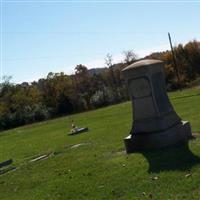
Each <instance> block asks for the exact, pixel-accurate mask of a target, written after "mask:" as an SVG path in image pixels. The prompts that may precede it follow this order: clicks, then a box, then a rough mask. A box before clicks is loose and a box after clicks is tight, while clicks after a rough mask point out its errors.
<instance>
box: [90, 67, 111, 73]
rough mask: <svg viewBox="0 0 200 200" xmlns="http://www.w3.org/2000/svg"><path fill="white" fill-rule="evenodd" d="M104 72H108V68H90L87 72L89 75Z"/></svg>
mask: <svg viewBox="0 0 200 200" xmlns="http://www.w3.org/2000/svg"><path fill="white" fill-rule="evenodd" d="M106 70H108V68H106V67H103V68H92V69H89V70H88V71H89V74H90V75H95V74H100V73H102V72H105V71H106Z"/></svg>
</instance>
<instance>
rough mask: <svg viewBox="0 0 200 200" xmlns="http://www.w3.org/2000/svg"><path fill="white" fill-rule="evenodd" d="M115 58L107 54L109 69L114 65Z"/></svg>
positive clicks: (106, 59)
mask: <svg viewBox="0 0 200 200" xmlns="http://www.w3.org/2000/svg"><path fill="white" fill-rule="evenodd" d="M112 62H113V58H112V55H111V54H109V53H108V54H107V55H106V57H105V64H106V66H107V67H108V68H110V67H111V66H112V65H113V63H112Z"/></svg>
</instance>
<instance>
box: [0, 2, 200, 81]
mask: <svg viewBox="0 0 200 200" xmlns="http://www.w3.org/2000/svg"><path fill="white" fill-rule="evenodd" d="M1 1H2V2H1V5H2V7H1V10H2V12H1V16H2V18H1V22H2V23H1V27H2V29H1V38H2V40H1V47H2V48H1V49H2V51H1V64H2V66H1V67H2V72H3V75H12V77H13V78H12V81H13V82H16V83H20V82H23V81H33V80H38V79H39V78H42V77H45V76H46V75H47V74H48V72H61V71H63V72H65V73H67V74H71V73H73V69H74V68H75V66H76V65H77V64H85V65H86V66H87V67H88V68H93V67H104V58H105V56H106V54H107V53H111V54H112V55H113V58H114V62H118V61H120V60H122V52H123V51H124V50H129V49H131V50H134V51H135V53H136V54H138V56H144V55H146V54H148V53H150V52H153V51H161V50H166V49H169V44H168V37H167V33H168V32H170V33H171V36H172V39H173V42H174V44H178V43H183V44H184V43H186V42H188V41H189V40H193V39H197V40H199V39H200V26H199V21H200V12H199V10H200V1H199V2H197V1H196V2H195V1H179V2H178V1H176V2H172V1H165V2H162V1H160V2H159V1H154V2H147V1H141V2H139V1H137V2H133V1H121V2H120V1H104V2H100V1H91V2H90V1H84V2H81V1H76V0H75V1H67V0H66V1H64V0H63V1H42V0H41V1H38V0H35V1H28V0H24V1H22V0H21V1H17V0H16V1H14V0H12V1H11V0H6V1H5V0H1Z"/></svg>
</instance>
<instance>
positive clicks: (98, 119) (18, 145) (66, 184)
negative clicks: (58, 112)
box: [0, 88, 200, 200]
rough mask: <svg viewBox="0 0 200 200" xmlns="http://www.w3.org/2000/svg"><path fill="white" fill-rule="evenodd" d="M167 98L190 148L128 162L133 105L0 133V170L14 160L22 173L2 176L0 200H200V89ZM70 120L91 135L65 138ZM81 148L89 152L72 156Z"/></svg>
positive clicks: (137, 156) (144, 155)
mask: <svg viewBox="0 0 200 200" xmlns="http://www.w3.org/2000/svg"><path fill="white" fill-rule="evenodd" d="M169 95H170V98H171V101H172V103H173V105H174V108H175V110H176V112H177V113H178V114H179V115H180V116H181V117H182V119H183V120H188V121H190V122H191V125H192V131H193V132H194V133H195V136H196V139H195V140H191V141H190V142H189V144H188V145H185V146H180V147H174V148H169V149H163V150H159V151H151V152H144V153H134V154H130V155H126V153H125V152H124V144H123V138H124V137H125V136H127V135H128V133H129V130H130V127H131V104H130V102H127V103H122V104H119V105H114V106H110V107H107V108H103V109H98V110H95V111H91V112H85V113H81V114H77V115H73V116H70V117H63V118H59V119H56V120H50V121H47V122H42V123H37V124H33V125H29V126H24V127H20V128H17V129H13V130H9V131H5V132H2V133H0V162H2V161H4V160H7V159H9V158H12V159H13V160H14V163H13V166H16V167H17V170H15V171H12V172H10V173H7V174H4V175H1V176H0V199H1V200H4V199H7V200H23V199H24V200H33V199H34V200H40V199H41V200H43V199H48V200H54V199H63V200H69V199H77V200H81V199H86V200H89V199H91V200H95V199H105V200H108V199H127V200H133V199H156V200H159V199H160V200H167V199H171V200H175V199H180V200H182V199H198V200H199V199H200V137H199V136H200V135H199V136H198V132H199V133H200V89H198V88H196V89H189V90H184V91H182V92H174V93H170V94H169ZM72 118H73V119H74V120H75V122H77V124H78V126H88V127H89V129H90V131H89V132H88V133H83V134H80V135H75V136H67V132H68V131H69V129H70V120H71V119H72ZM79 143H84V144H85V145H82V146H79V147H77V148H71V145H75V144H79ZM52 152H53V153H54V155H52V156H51V157H49V158H48V159H46V160H41V161H38V162H32V163H30V162H29V160H30V159H31V158H34V157H36V156H39V155H43V154H48V153H52ZM187 174H189V175H188V176H186V175H187ZM152 177H158V178H157V180H153V179H152ZM155 179H156V178H155Z"/></svg>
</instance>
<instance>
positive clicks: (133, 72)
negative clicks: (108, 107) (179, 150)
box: [122, 60, 191, 152]
mask: <svg viewBox="0 0 200 200" xmlns="http://www.w3.org/2000/svg"><path fill="white" fill-rule="evenodd" d="M122 73H123V76H124V78H125V80H126V82H127V85H128V89H129V92H130V96H131V100H132V106H133V116H134V121H133V123H132V129H131V132H130V136H129V137H127V138H125V145H126V147H127V152H129V149H132V150H134V149H146V148H158V147H163V146H170V145H173V144H174V143H177V142H179V141H180V140H181V141H182V139H181V138H182V137H183V138H185V139H188V138H189V136H191V130H190V128H188V127H189V126H190V125H189V123H186V124H182V122H181V119H180V117H179V116H178V115H177V114H176V112H175V111H174V109H173V107H172V105H171V103H170V101H169V98H168V96H167V93H166V89H165V76H164V64H163V62H162V61H159V60H141V61H138V62H136V63H133V64H132V65H130V66H128V67H126V68H125V69H123V71H122ZM180 130H181V131H182V133H180ZM181 134H182V135H181ZM184 134H185V135H184ZM167 138H168V139H169V141H168V140H167ZM153 141H154V142H153ZM165 141H166V142H165ZM131 145H132V146H134V147H135V148H134V147H130V146H131Z"/></svg>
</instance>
